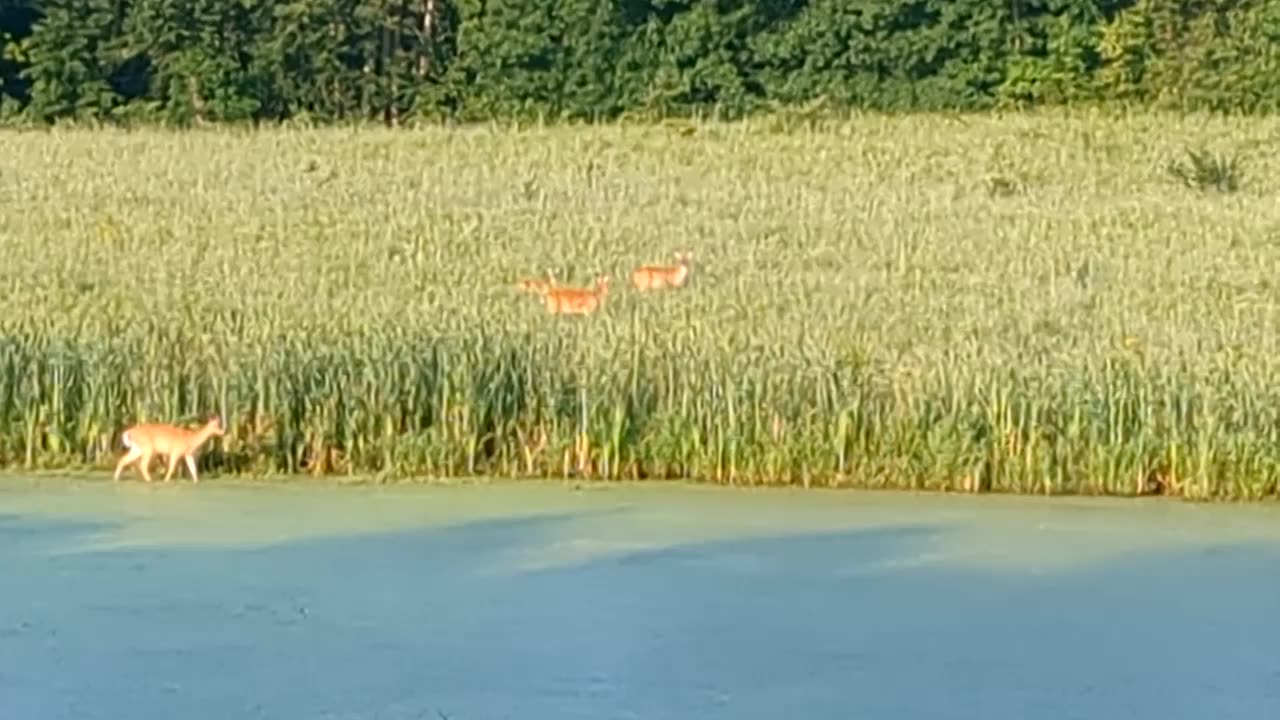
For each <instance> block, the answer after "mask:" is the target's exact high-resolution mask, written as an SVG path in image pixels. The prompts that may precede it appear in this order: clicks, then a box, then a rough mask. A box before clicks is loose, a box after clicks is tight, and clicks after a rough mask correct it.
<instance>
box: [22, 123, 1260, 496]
mask: <svg viewBox="0 0 1280 720" xmlns="http://www.w3.org/2000/svg"><path fill="white" fill-rule="evenodd" d="M776 125H777V121H775V120H757V121H753V122H751V123H745V124H736V125H697V126H647V127H641V126H623V125H618V126H600V127H576V128H570V127H560V128H523V129H520V128H507V127H496V126H495V127H475V128H456V129H445V128H433V129H423V130H413V131H399V132H392V131H384V130H373V129H368V130H351V129H329V130H301V129H295V130H271V131H260V132H248V131H193V132H183V133H179V132H162V131H137V132H125V131H91V130H60V131H53V132H8V133H4V134H0V154H2V155H3V157H5V158H6V162H5V167H4V169H3V172H0V240H2V242H3V251H4V258H3V261H2V262H0V298H2V302H3V313H0V315H2V317H0V332H2V337H0V465H4V466H9V467H69V466H95V467H103V468H106V467H110V466H111V464H112V461H113V458H114V457H115V455H116V454H117V453H119V452H120V446H119V439H118V435H119V431H120V430H121V429H123V427H124V426H125V425H127V424H128V423H131V422H134V421H137V420H142V419H147V420H164V421H183V422H186V423H188V424H193V423H195V422H197V421H198V420H199V419H201V417H202V416H204V415H207V414H209V413H212V412H220V413H222V414H223V416H224V417H225V419H226V422H227V423H228V432H227V435H226V436H225V437H224V438H223V439H222V440H221V442H219V443H217V444H216V445H215V446H214V447H213V448H212V449H211V450H210V452H209V453H207V454H206V455H205V456H204V457H203V458H202V460H201V466H202V468H208V469H209V470H208V472H209V475H207V476H203V477H207V478H209V479H214V480H215V481H216V476H217V475H218V474H219V473H229V472H235V473H245V474H272V473H290V472H311V473H337V474H348V473H350V474H368V475H376V476H380V477H407V476H428V475H435V476H441V475H449V476H456V475H468V474H482V475H489V476H493V475H501V476H553V477H559V476H569V475H578V476H586V477H594V478H606V479H629V478H636V477H688V478H695V479H704V480H708V481H713V482H721V483H742V484H754V483H797V484H799V483H803V484H807V485H808V484H812V485H822V486H826V485H844V486H861V487H892V488H931V489H964V490H971V491H1009V492H1035V493H1066V492H1082V493H1126V494H1128V493H1134V492H1138V491H1154V490H1161V491H1165V492H1169V493H1173V494H1181V495H1184V496H1188V497H1234V498H1256V497H1262V496H1269V495H1274V494H1276V492H1277V478H1280V382H1278V381H1280V356H1278V355H1277V350H1280V347H1278V346H1280V342H1278V338H1280V334H1278V333H1277V331H1276V321H1277V319H1278V316H1277V305H1278V303H1280V294H1278V293H1280V289H1278V288H1277V277H1280V275H1278V273H1277V270H1278V269H1280V205H1278V204H1277V202H1276V199H1277V191H1280V173H1278V172H1277V171H1278V170H1280V159H1278V158H1280V155H1278V154H1277V152H1276V151H1277V149H1280V132H1278V131H1277V130H1276V128H1275V125H1274V124H1273V123H1268V122H1266V121H1261V120H1259V121H1244V120H1227V119H1206V118H1177V117H1172V116H1157V115H1139V116H1126V117H1120V116H1116V117H1110V118H1104V117H1085V116H1083V115H1080V116H1074V117H1068V116H1061V117H1058V118H1053V117H1049V116H1031V115H1015V116H1007V117H985V118H973V117H970V118H962V117H943V116H919V117H911V118H884V117H866V118H861V119H855V120H851V121H848V122H840V123H832V124H828V125H821V126H819V127H817V128H811V127H800V126H797V127H795V128H792V130H791V132H785V133H784V132H779V131H778V128H777V127H776ZM1200 147H1205V148H1209V149H1211V150H1213V151H1215V152H1223V153H1239V154H1240V156H1241V157H1243V158H1244V160H1245V164H1244V168H1243V171H1242V172H1243V180H1244V181H1243V184H1242V185H1241V187H1240V188H1239V189H1238V190H1237V191H1235V192H1216V191H1212V190H1210V191H1197V190H1194V189H1189V188H1187V187H1184V186H1181V185H1179V184H1178V183H1177V182H1175V180H1174V179H1173V178H1172V177H1171V176H1170V174H1169V173H1168V172H1166V168H1165V165H1166V163H1168V162H1170V161H1171V160H1176V159H1179V158H1184V157H1185V152H1184V151H1185V150H1186V149H1187V148H1200ZM677 250H690V251H692V252H693V253H694V256H695V261H694V268H693V276H692V279H691V281H690V284H689V286H688V287H687V288H685V289H683V290H679V291H674V292H668V293H661V294H653V295H639V294H637V293H635V292H633V291H631V290H630V288H629V287H628V283H627V282H626V280H627V276H628V274H629V271H630V269H631V268H632V267H634V266H635V265H636V264H639V263H642V262H666V261H669V260H670V258H671V255H672V253H673V252H674V251H677ZM548 268H551V269H554V270H555V271H556V273H557V276H558V277H560V278H561V279H563V280H565V281H571V282H573V283H574V284H578V285H585V284H586V283H587V282H588V281H589V280H590V278H592V277H593V276H594V275H595V274H597V273H599V272H609V273H612V276H613V285H612V290H611V293H610V295H609V297H608V299H607V301H606V303H605V305H604V307H603V309H602V310H600V311H599V312H598V313H597V314H595V315H592V316H588V317H577V318H567V317H552V316H549V315H547V313H546V312H545V311H544V310H543V309H542V307H541V305H540V304H539V301H538V300H537V298H535V297H531V296H528V295H522V294H520V293H518V292H517V291H516V290H515V289H514V287H513V283H514V282H515V281H516V280H517V279H519V278H521V277H525V276H530V275H537V274H539V273H543V272H545V270H547V269H548Z"/></svg>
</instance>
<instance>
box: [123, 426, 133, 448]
mask: <svg viewBox="0 0 1280 720" xmlns="http://www.w3.org/2000/svg"><path fill="white" fill-rule="evenodd" d="M120 442H122V443H124V449H125V450H132V449H133V441H132V440H130V439H129V431H127V430H126V431H125V432H124V434H123V435H121V436H120Z"/></svg>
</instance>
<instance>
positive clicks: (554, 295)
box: [543, 275, 609, 315]
mask: <svg viewBox="0 0 1280 720" xmlns="http://www.w3.org/2000/svg"><path fill="white" fill-rule="evenodd" d="M608 294H609V276H608V275H601V276H599V277H597V278H596V287H595V289H594V290H588V289H586V288H567V287H552V288H548V289H547V290H546V291H545V292H544V293H543V296H544V298H545V300H546V306H547V312H549V313H552V314H553V315H588V314H590V313H593V312H595V311H596V309H598V308H599V307H600V305H601V304H602V303H603V302H604V299H605V297H606V296H608Z"/></svg>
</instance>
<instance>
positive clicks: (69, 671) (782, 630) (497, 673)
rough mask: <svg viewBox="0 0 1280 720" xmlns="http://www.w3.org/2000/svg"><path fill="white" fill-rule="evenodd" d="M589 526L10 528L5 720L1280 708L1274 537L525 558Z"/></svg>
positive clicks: (839, 542)
mask: <svg viewBox="0 0 1280 720" xmlns="http://www.w3.org/2000/svg"><path fill="white" fill-rule="evenodd" d="M568 517H569V516H568V515H549V516H538V517H532V518H522V519H515V520H486V521H480V522H474V523H468V524H464V525H455V526H452V527H442V528H434V529H429V530H421V529H420V530H413V531H401V532H388V533H382V534H366V535H360V536H354V537H338V538H318V539H306V540H298V541H290V542H285V543H279V544H274V545H266V546H258V547H249V548H244V547H241V548H214V547H200V548H189V547H178V548H173V547H135V548H125V549H111V550H101V551H94V552H65V548H68V547H73V546H74V545H75V544H76V542H77V540H78V539H84V538H88V537H92V536H95V535H97V534H100V533H101V532H102V531H103V530H104V525H103V524H99V523H88V522H75V523H67V522H60V521H46V520H35V519H31V518H25V517H21V516H0V568H3V573H4V579H3V590H2V591H0V718H3V719H4V720H9V719H10V718H12V719H14V720H18V719H22V720H25V719H27V718H40V719H41V720H55V719H58V718H126V717H127V718H138V719H148V718H165V719H168V718H184V719H186V720H199V719H202V718H210V719H214V718H217V719H218V720H222V719H224V718H255V717H262V718H380V719H399V718H415V719H416V718H437V717H442V716H444V717H449V718H454V719H456V720H470V719H473V718H475V719H480V718H484V719H489V718H494V719H497V718H518V719H520V720H525V719H542V718H547V719H551V718H555V719H556V720H562V719H564V718H592V719H593V720H596V719H601V718H725V719H726V720H727V719H729V718H733V719H734V720H740V719H742V718H762V719H764V718H768V719H769V720H774V719H776V718H780V717H787V716H794V717H797V718H806V719H809V718H842V719H843V718H862V717H874V718H880V717H884V718H890V717H891V718H938V717H954V718H976V717H982V718H1009V719H1010V720H1013V719H1017V720H1022V719H1023V718H1090V719H1093V718H1112V717H1160V718H1162V719H1165V720H1168V719H1171V718H1197V719H1199V718H1206V717H1214V718H1250V719H1252V718H1262V717H1277V716H1280V632H1278V628H1280V624H1278V623H1277V620H1276V617H1275V612H1276V610H1277V608H1280V575H1278V574H1277V573H1276V572H1275V570H1276V568H1277V567H1278V565H1277V560H1280V553H1277V551H1276V548H1275V547H1274V546H1266V545H1261V544H1259V545H1243V544H1242V545H1231V546H1218V547H1212V548H1207V549H1203V550H1200V551H1195V552H1188V551H1179V552H1165V553H1145V554H1140V555H1129V556H1126V557H1125V558H1124V559H1123V560H1116V561H1110V562H1105V563H1096V564H1093V565H1090V566H1087V567H1086V568H1084V569H1078V570H1072V571H1064V572H1054V573H1051V574H1039V575H1037V574H1033V573H1031V572H1017V571H1012V570H989V569H988V570H979V569H973V568H958V567H954V566H949V565H948V564H947V563H945V562H938V563H919V562H915V563H913V562H912V559H913V558H917V559H918V558H920V557H921V556H922V554H926V553H928V552H930V549H931V548H932V549H935V550H936V547H937V546H936V542H935V541H936V540H937V539H938V537H939V536H940V531H941V528H940V527H936V526H927V525H926V526H915V527H897V528H889V529H883V528H881V529H868V530H858V531H849V532H835V533H823V534H814V535H809V536H800V537H795V536H791V537H786V538H776V537H773V538H756V539H751V540H732V541H718V542H708V543H701V544H690V545H683V546H677V547H673V548H663V549H656V550H641V551H635V552H624V553H621V554H613V555H610V556H608V557H598V558H593V559H587V560H585V561H582V562H578V563H576V564H572V565H559V566H551V567H541V568H537V569H532V570H529V569H525V568H522V567H520V566H519V563H518V562H516V560H518V558H520V557H522V555H521V553H522V552H523V551H526V550H528V549H530V548H535V547H537V546H539V545H540V544H543V543H545V542H546V541H547V539H548V537H550V536H551V535H552V533H551V532H550V531H551V530H553V529H555V528H556V527H557V526H559V525H561V524H562V523H565V522H567V521H568ZM56 548H63V549H64V550H63V551H57V552H51V550H54V549H56Z"/></svg>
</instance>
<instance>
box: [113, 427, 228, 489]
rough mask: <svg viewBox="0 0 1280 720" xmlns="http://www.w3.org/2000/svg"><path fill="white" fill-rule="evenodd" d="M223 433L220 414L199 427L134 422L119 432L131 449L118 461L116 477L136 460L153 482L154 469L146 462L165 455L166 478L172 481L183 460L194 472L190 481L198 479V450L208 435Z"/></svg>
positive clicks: (117, 478)
mask: <svg viewBox="0 0 1280 720" xmlns="http://www.w3.org/2000/svg"><path fill="white" fill-rule="evenodd" d="M222 433H223V429H222V419H221V418H219V417H217V416H214V417H211V418H209V421H208V422H206V423H205V424H204V426H203V427H201V428H200V429H199V430H188V429H186V428H180V427H175V426H173V425H162V424H158V423H144V424H140V425H134V426H133V427H131V428H129V429H128V430H125V431H124V434H123V435H121V436H120V440H121V442H123V443H124V446H125V448H126V449H127V450H128V452H126V453H125V455H124V457H122V458H120V462H118V463H116V474H115V477H114V478H113V479H114V480H115V481H116V482H119V481H120V473H121V471H123V470H124V469H125V468H126V467H128V466H129V465H132V464H133V463H135V462H136V463H138V470H139V471H141V473H142V477H143V478H144V479H145V480H146V481H147V482H151V473H149V472H147V466H149V465H150V464H151V458H152V457H153V456H155V455H164V456H165V457H167V458H168V460H169V471H168V472H166V473H165V475H164V481H165V482H169V480H170V478H172V477H173V471H174V469H175V468H177V467H178V461H179V460H183V461H185V462H186V464H187V470H188V471H190V472H191V482H193V483H198V482H200V477H199V476H198V475H196V460H195V456H196V452H197V451H199V450H200V446H201V445H203V444H204V443H205V441H207V440H208V439H209V438H211V437H213V436H214V435H222Z"/></svg>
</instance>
